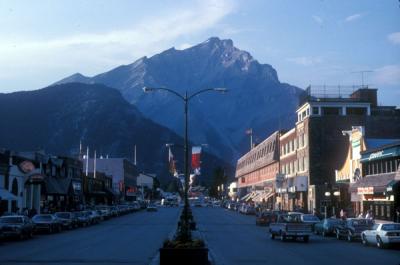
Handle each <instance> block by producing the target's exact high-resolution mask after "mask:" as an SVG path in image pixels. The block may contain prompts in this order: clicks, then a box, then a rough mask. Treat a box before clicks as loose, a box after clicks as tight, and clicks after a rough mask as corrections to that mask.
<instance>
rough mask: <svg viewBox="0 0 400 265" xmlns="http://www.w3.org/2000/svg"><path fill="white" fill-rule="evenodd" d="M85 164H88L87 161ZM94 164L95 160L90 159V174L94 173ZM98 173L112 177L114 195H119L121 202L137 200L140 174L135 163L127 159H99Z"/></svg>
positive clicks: (97, 163)
mask: <svg viewBox="0 0 400 265" xmlns="http://www.w3.org/2000/svg"><path fill="white" fill-rule="evenodd" d="M84 163H86V159H85V160H84ZM94 163H95V159H93V158H89V161H88V165H89V167H88V172H90V173H93V172H94V170H93V169H94ZM85 167H86V165H85ZM85 170H86V169H85ZM96 172H102V173H104V174H105V175H107V176H111V177H112V188H113V191H114V193H116V194H118V196H119V200H122V201H124V200H125V201H134V200H136V197H137V177H138V176H139V173H140V172H139V169H138V168H137V166H135V165H134V163H133V162H131V161H130V160H128V159H126V158H97V159H96Z"/></svg>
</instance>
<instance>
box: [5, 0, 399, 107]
mask: <svg viewBox="0 0 400 265" xmlns="http://www.w3.org/2000/svg"><path fill="white" fill-rule="evenodd" d="M211 36H218V37H220V38H229V39H232V40H233V41H234V44H235V46H237V47H238V48H240V49H243V50H247V51H249V52H250V53H251V54H252V55H253V56H254V57H255V58H256V59H257V60H258V61H259V62H261V63H268V64H271V65H272V66H273V67H274V68H275V69H276V70H277V71H278V75H279V78H280V80H281V81H282V82H287V83H290V84H293V85H296V86H299V87H302V88H305V87H306V86H307V85H309V84H312V85H319V84H327V85H338V84H340V85H353V84H360V83H361V76H360V75H359V74H354V73H352V72H354V71H360V70H373V71H374V72H373V73H369V74H367V75H366V83H368V84H370V85H371V86H374V87H377V88H379V96H380V100H379V101H380V103H381V104H387V105H397V106H400V2H399V1H398V0H353V1H350V0H343V1H339V0H330V1H328V0H303V1H300V0H297V1H295V0H259V1H256V0H247V1H245V0H243V1H240V0H232V1H229V0H218V1H212V0H203V1H200V0H199V1H166V0H165V1H161V0H160V1H121V0H119V1H95V0H92V1H83V0H79V1H78V0H76V1H71V0H69V1H50V0H49V1H28V0H26V1H15V0H12V1H11V0H10V1H8V0H0V92H11V91H16V90H31V89H38V88H41V87H45V86H47V85H49V84H51V83H53V82H55V81H57V80H59V79H61V78H63V77H66V76H68V75H70V74H73V73H75V72H80V73H82V74H84V75H88V76H92V75H95V74H98V73H101V72H104V71H107V70H110V69H111V68H114V67H116V66H118V65H120V64H129V63H131V62H133V61H134V60H136V59H138V58H140V57H142V56H152V55H154V54H156V53H159V52H161V51H163V50H166V49H168V48H170V47H172V46H174V47H175V48H177V49H182V48H185V47H189V46H191V45H194V44H197V43H200V42H203V41H205V40H206V39H208V38H209V37H211Z"/></svg>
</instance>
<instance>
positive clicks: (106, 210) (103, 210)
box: [96, 206, 111, 219]
mask: <svg viewBox="0 0 400 265" xmlns="http://www.w3.org/2000/svg"><path fill="white" fill-rule="evenodd" d="M96 210H98V211H100V212H98V213H99V214H100V215H101V217H102V218H103V219H110V218H111V210H110V207H108V206H97V207H96Z"/></svg>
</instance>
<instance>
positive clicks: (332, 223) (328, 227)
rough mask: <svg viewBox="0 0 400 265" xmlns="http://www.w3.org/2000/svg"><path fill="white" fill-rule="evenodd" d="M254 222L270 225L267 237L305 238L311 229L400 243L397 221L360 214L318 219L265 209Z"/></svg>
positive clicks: (366, 240)
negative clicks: (383, 220) (368, 217)
mask: <svg viewBox="0 0 400 265" xmlns="http://www.w3.org/2000/svg"><path fill="white" fill-rule="evenodd" d="M256 225H266V226H269V233H270V237H271V238H272V239H274V238H275V237H279V238H280V239H281V240H283V241H284V240H286V239H287V238H294V239H296V238H302V239H303V240H304V241H305V242H308V240H309V237H310V235H311V233H314V234H316V235H322V236H323V237H327V236H335V237H336V238H337V239H339V240H341V239H346V240H347V241H349V242H351V241H355V240H360V241H361V242H362V243H363V244H364V245H370V244H374V245H376V246H377V247H379V248H384V247H386V246H388V245H391V244H400V224H399V223H391V222H387V223H380V224H378V223H375V222H374V221H373V220H369V219H363V218H347V219H345V220H342V219H337V218H325V219H323V220H320V219H319V218H318V217H317V216H315V215H312V214H304V213H299V212H283V211H264V212H259V213H257V215H256Z"/></svg>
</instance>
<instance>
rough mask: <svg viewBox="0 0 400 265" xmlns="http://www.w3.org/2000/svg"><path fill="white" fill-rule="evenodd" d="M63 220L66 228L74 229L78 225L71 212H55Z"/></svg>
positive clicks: (63, 225) (62, 222)
mask: <svg viewBox="0 0 400 265" xmlns="http://www.w3.org/2000/svg"><path fill="white" fill-rule="evenodd" d="M54 215H55V216H56V217H57V218H58V220H59V221H60V222H61V224H62V227H63V228H64V229H72V228H74V227H76V225H77V223H76V220H75V218H74V216H73V214H72V213H71V212H56V213H55V214H54Z"/></svg>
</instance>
